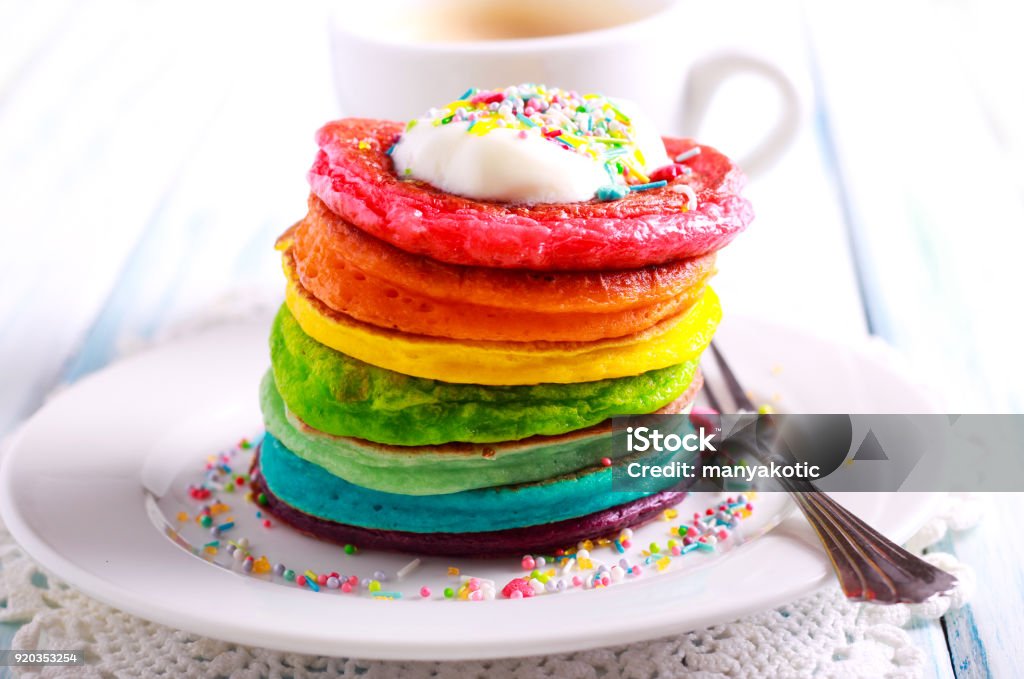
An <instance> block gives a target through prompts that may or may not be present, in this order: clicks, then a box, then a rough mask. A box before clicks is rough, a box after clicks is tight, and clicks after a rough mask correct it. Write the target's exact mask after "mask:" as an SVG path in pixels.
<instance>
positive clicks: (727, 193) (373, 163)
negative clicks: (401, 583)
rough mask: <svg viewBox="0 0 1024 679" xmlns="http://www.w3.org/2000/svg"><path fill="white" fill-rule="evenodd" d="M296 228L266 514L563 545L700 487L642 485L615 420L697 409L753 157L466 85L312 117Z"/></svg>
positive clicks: (495, 548)
mask: <svg viewBox="0 0 1024 679" xmlns="http://www.w3.org/2000/svg"><path fill="white" fill-rule="evenodd" d="M317 143H318V144H319V147H320V150H319V153H318V154H317V157H316V160H315V162H314V164H313V167H312V169H311V170H310V172H309V181H310V185H311V188H312V192H311V194H310V198H309V211H308V214H307V215H306V217H305V218H304V219H302V220H301V221H300V222H298V223H297V224H295V225H294V226H293V227H292V228H291V229H289V230H288V231H287V232H286V233H285V234H283V235H282V236H281V238H280V239H279V241H278V248H279V250H280V251H281V253H282V257H283V264H284V271H285V274H286V277H287V290H286V297H285V304H284V305H283V306H282V307H281V309H280V311H279V312H278V314H277V317H276V319H275V321H274V324H273V328H272V330H271V336H270V349H271V363H272V368H271V370H270V371H269V372H268V374H267V375H266V377H265V378H264V380H263V382H262V386H261V394H260V398H261V406H262V410H263V416H264V421H265V426H266V430H267V434H266V436H265V437H264V440H263V442H262V444H261V445H260V448H259V451H258V454H257V456H256V457H255V459H254V462H253V475H252V477H253V483H254V488H255V489H256V490H257V491H258V492H259V493H262V494H263V498H261V499H264V498H265V507H264V509H265V510H266V511H268V512H270V513H272V514H273V515H275V516H276V517H277V518H278V519H279V520H282V521H284V522H286V523H288V524H291V525H292V526H294V527H295V528H297V529H298V530H300V531H302V532H304V533H307V534H309V535H312V536H314V537H316V538H319V539H322V540H328V541H333V542H336V543H338V544H343V545H349V544H351V545H357V546H358V547H360V548H375V549H388V550H400V551H406V552H411V553H415V554H422V555H431V554H434V555H464V556H474V557H487V556H499V555H508V554H524V553H535V554H543V553H552V552H553V551H555V550H557V549H558V548H561V547H566V546H570V545H574V544H576V543H577V542H578V541H581V540H585V539H594V538H600V537H603V536H608V535H613V534H617V533H618V532H620V531H622V530H623V529H625V528H627V527H630V526H634V525H637V524H640V523H643V522H645V521H648V520H650V519H651V518H653V517H655V516H657V515H659V514H661V513H662V512H663V511H664V510H665V509H667V508H669V507H671V506H673V505H675V504H677V503H678V502H680V501H681V500H682V499H683V496H684V495H685V493H684V492H681V491H679V490H678V489H673V487H672V485H673V484H674V483H675V482H676V481H677V480H676V479H671V478H669V479H663V480H660V481H659V482H660V484H661V485H657V484H656V485H655V486H653V487H651V486H645V487H644V488H643V489H642V490H641V489H634V490H622V489H621V488H613V487H612V477H613V474H614V472H615V470H616V468H618V469H622V467H623V465H625V464H627V462H628V461H629V460H630V456H629V455H628V454H627V453H626V452H625V451H619V450H614V449H613V447H612V445H611V431H612V429H611V423H610V420H611V418H613V417H617V416H627V415H640V414H648V413H654V412H662V413H686V412H688V410H689V408H690V407H691V405H692V403H693V400H694V398H695V396H696V394H697V392H698V391H699V389H700V386H701V377H700V372H699V370H698V362H699V359H700V355H701V353H702V352H703V350H704V349H705V348H706V347H707V346H708V344H709V343H710V341H711V337H712V335H713V333H714V331H715V328H716V326H717V325H718V321H719V318H720V316H721V310H720V307H719V303H718V299H717V297H716V296H715V293H714V292H713V291H712V290H711V289H710V288H709V287H707V281H708V279H709V278H710V277H711V275H712V274H713V273H714V271H715V252H716V251H717V250H718V249H720V248H721V247H722V246H724V245H725V244H727V243H728V242H729V241H731V240H732V238H733V237H735V236H736V235H737V234H738V233H739V232H741V231H742V230H743V229H744V228H745V227H746V226H747V224H748V223H749V221H750V219H751V217H752V213H751V210H750V207H749V204H748V203H747V202H746V200H744V199H743V198H742V197H741V196H740V195H739V194H740V190H741V188H742V185H743V177H742V175H741V173H740V172H739V171H738V170H737V169H736V168H735V167H734V166H733V165H732V164H731V163H730V162H729V160H728V159H727V158H725V157H724V156H723V155H721V154H720V153H718V152H717V151H715V150H714V149H712V148H710V147H707V146H700V145H698V144H696V143H695V142H693V141H692V140H687V139H673V138H662V137H660V136H659V135H658V134H657V132H656V131H654V130H653V129H652V127H651V126H650V124H649V123H648V122H647V120H646V119H645V118H644V116H643V115H642V113H641V112H640V111H637V110H635V107H633V106H632V105H631V104H629V103H628V102H624V101H619V100H614V99H610V98H607V97H604V96H601V95H596V94H580V93H577V92H573V91H566V90H560V89H556V88H550V87H545V86H542V85H532V84H525V85H519V86H513V87H507V88H503V89H493V90H476V89H470V90H469V91H467V92H466V93H464V94H463V95H462V96H461V97H460V98H459V99H457V100H455V101H453V102H452V103H450V104H448V105H446V106H443V107H441V108H437V109H431V110H430V111H429V112H427V113H426V114H425V115H424V116H423V117H421V118H417V119H415V120H412V121H410V122H408V123H404V124H403V123H395V122H388V121H380V120H365V119H343V120H339V121H335V122H332V123H329V124H327V125H326V126H324V127H323V128H322V129H321V130H320V131H319V132H318V134H317Z"/></svg>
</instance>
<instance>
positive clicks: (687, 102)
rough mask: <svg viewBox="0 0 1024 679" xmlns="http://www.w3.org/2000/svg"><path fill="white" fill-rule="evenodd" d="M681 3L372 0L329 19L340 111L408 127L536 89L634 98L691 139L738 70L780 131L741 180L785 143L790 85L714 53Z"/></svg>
mask: <svg viewBox="0 0 1024 679" xmlns="http://www.w3.org/2000/svg"><path fill="white" fill-rule="evenodd" d="M692 5H693V3H691V2H688V1H686V0H516V2H509V1H508V0H367V1H364V2H353V3H344V4H341V3H339V4H338V5H337V6H336V9H335V11H334V13H333V16H332V19H331V26H330V30H331V47H332V58H333V62H334V64H333V65H334V76H335V83H336V88H337V93H338V98H339V102H340V104H341V109H342V113H343V114H344V115H347V116H361V117H369V118H388V119H393V120H407V119H410V118H414V117H416V116H419V115H422V114H423V113H424V112H425V111H426V110H427V109H429V108H430V107H431V106H437V105H441V104H445V103H448V102H449V101H452V100H454V99H456V98H457V97H458V96H459V95H461V94H462V93H463V92H464V91H465V90H466V89H468V88H469V87H479V88H488V87H503V86H506V85H509V84H516V83H523V82H536V83H544V84H547V85H549V86H556V87H562V88H566V89H575V90H577V91H580V92H600V93H602V94H606V95H608V96H612V97H621V98H624V99H630V100H632V101H634V102H636V103H637V104H638V105H639V106H640V107H641V108H642V109H643V110H644V111H645V112H646V113H647V114H648V115H649V116H650V118H651V119H652V120H653V121H654V122H655V123H656V124H657V125H658V127H659V129H660V130H661V131H662V132H663V133H665V134H685V135H690V136H697V135H698V134H699V125H700V123H701V121H702V119H703V118H704V114H705V113H706V111H707V109H708V106H709V104H710V102H711V100H712V97H713V95H714V92H715V91H716V90H717V89H718V87H719V86H720V85H721V84H722V83H723V82H725V81H726V80H728V79H729V78H730V77H732V76H733V75H735V74H739V73H752V74H755V75H757V76H759V77H761V78H764V79H765V80H767V81H768V82H770V83H771V84H773V85H774V86H775V88H776V89H777V90H778V93H779V99H780V101H781V102H782V106H781V107H780V113H779V117H778V120H777V121H776V123H775V125H774V126H772V127H771V129H770V131H769V132H768V134H767V135H766V136H765V138H764V139H763V140H762V141H761V142H760V143H758V144H756V145H755V146H754V149H753V150H752V151H751V152H750V153H749V154H748V155H747V156H746V157H745V158H741V159H740V164H741V166H742V167H743V168H744V169H745V170H746V171H747V173H748V174H756V173H757V172H758V171H760V170H762V169H764V168H766V167H768V166H769V165H771V164H772V163H773V162H774V161H775V160H776V159H777V158H778V156H779V155H780V154H781V153H782V151H783V150H785V148H786V146H787V145H788V144H789V142H790V141H791V140H792V138H793V136H794V133H795V131H796V129H797V125H798V122H799V112H800V110H801V107H800V102H799V98H798V95H797V91H796V88H795V87H794V85H793V83H792V81H791V80H790V79H789V78H788V77H787V76H786V74H785V73H783V71H782V70H781V69H780V68H778V67H777V66H776V65H774V64H772V63H770V62H769V61H767V60H765V59H763V58H759V57H754V56H751V55H748V54H742V53H736V52H724V53H723V52H714V53H709V52H708V49H707V48H706V47H702V46H701V44H700V41H699V40H693V39H691V37H688V36H695V35H699V33H700V32H699V31H698V30H697V29H696V28H694V29H692V30H691V29H690V26H691V24H692V21H693V17H692V14H691V13H689V12H688V11H687V7H688V6H692Z"/></svg>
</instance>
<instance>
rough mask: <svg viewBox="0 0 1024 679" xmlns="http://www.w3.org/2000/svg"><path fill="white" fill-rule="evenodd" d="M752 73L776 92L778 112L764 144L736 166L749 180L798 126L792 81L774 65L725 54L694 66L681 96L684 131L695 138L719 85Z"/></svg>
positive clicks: (766, 165)
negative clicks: (735, 77)
mask: <svg viewBox="0 0 1024 679" xmlns="http://www.w3.org/2000/svg"><path fill="white" fill-rule="evenodd" d="M740 73H752V74H754V75H758V76H760V77H762V78H764V79H766V80H768V81H769V82H771V83H772V84H774V85H775V87H776V88H777V89H778V91H779V96H780V97H781V100H782V111H781V113H780V114H779V118H778V120H777V121H776V123H775V125H774V126H773V127H772V129H771V130H769V131H768V134H767V135H766V136H765V138H764V140H763V141H761V142H760V143H759V144H757V145H756V146H755V147H754V149H753V150H752V151H750V152H749V153H747V155H746V156H745V157H743V158H742V159H740V161H739V166H740V167H741V168H743V171H744V172H746V174H747V175H749V176H754V175H757V174H760V173H761V172H764V171H765V170H766V169H768V168H769V167H770V166H771V165H772V164H773V163H775V161H776V160H778V159H779V157H780V156H781V155H782V152H783V151H785V150H786V147H787V146H789V144H790V143H791V142H792V141H793V138H794V137H795V136H796V132H797V129H798V128H799V124H800V110H801V109H800V95H799V94H798V93H797V89H796V86H795V85H794V84H793V81H792V80H790V78H789V77H788V76H787V75H786V74H785V73H783V72H782V70H781V69H779V68H778V67H777V66H775V65H774V64H771V63H769V62H767V61H765V60H763V59H760V58H758V57H754V56H750V55H748V54H743V53H726V54H721V55H717V56H714V57H711V58H710V59H708V60H706V61H703V62H698V63H696V64H694V65H693V66H692V67H691V69H690V73H689V75H688V77H687V80H686V85H685V89H684V93H683V123H684V125H685V127H684V130H685V131H686V132H687V133H688V134H691V135H695V134H696V131H697V130H699V129H700V126H701V123H702V122H703V121H704V117H705V115H707V112H708V108H709V107H710V105H711V100H712V98H713V96H714V93H715V90H717V89H718V88H719V87H720V86H721V85H722V83H724V82H725V81H726V80H728V79H729V78H731V77H732V76H734V75H738V74H740Z"/></svg>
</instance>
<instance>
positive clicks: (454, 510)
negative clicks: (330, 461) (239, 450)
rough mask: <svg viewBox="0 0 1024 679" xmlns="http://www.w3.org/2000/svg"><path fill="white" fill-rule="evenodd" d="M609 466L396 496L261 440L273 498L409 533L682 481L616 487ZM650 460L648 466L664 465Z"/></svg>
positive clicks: (572, 510) (617, 498) (516, 522)
mask: <svg viewBox="0 0 1024 679" xmlns="http://www.w3.org/2000/svg"><path fill="white" fill-rule="evenodd" d="M637 457H638V456H629V457H625V458H621V459H619V460H616V461H615V463H614V465H613V466H612V467H591V468H588V469H584V470H582V471H579V472H575V473H572V474H567V475H563V476H559V477H555V478H552V479H547V480H544V481H539V482H535V483H526V484H519V485H514V486H499V487H495V488H481V489H476V490H468V491H462V492H459V493H448V494H444V495H398V494H394V493H384V492H380V491H376V490H370V489H368V488H363V487H360V486H357V485H354V484H351V483H349V482H348V481H345V480H344V479H341V478H339V477H337V476H333V475H332V474H330V473H329V472H328V471H326V470H325V469H323V468H322V467H319V466H317V465H315V464H313V463H311V462H307V461H306V460H304V459H302V458H301V457H299V456H298V455H295V454H294V453H292V452H291V451H290V450H288V449H287V448H286V447H285V446H284V445H283V444H282V443H281V442H280V441H278V440H277V439H276V438H274V436H273V435H271V434H269V433H267V434H266V435H265V436H264V438H263V443H262V445H261V446H260V454H259V471H260V475H261V477H262V480H263V482H264V483H265V484H266V486H267V488H268V489H269V490H270V491H271V492H272V493H273V494H274V496H275V497H276V498H277V499H278V500H280V501H281V502H283V503H284V504H286V505H288V506H290V507H293V508H294V509H297V510H299V511H300V512H302V513H304V514H307V515H309V516H313V517H316V518H319V519H324V520H326V521H331V522H334V523H340V524H346V525H350V526H358V527H361V528H369V529H374V530H386V531H402V532H406V533H475V532H491V531H501V530H508V529H512V528H523V527H527V526H536V525H542V524H548V523H554V522H557V521H564V520H566V519H573V518H578V517H582V516H586V515H589V514H594V513H596V512H600V511H602V510H606V509H609V508H611V507H615V506H618V505H623V504H626V503H630V502H633V501H635V500H638V499H641V498H644V497H647V496H650V495H654V494H656V493H658V492H660V491H665V490H669V489H679V490H682V489H681V488H679V487H678V486H679V483H678V480H677V479H671V478H669V479H657V480H652V479H649V480H647V481H646V482H645V484H644V490H643V491H639V490H631V491H623V490H613V488H612V472H613V470H614V469H615V466H620V465H626V464H629V462H632V461H634V460H636V459H637ZM665 461H667V458H666V460H663V461H654V460H651V461H650V462H651V463H654V464H657V463H659V462H660V463H664V462H665Z"/></svg>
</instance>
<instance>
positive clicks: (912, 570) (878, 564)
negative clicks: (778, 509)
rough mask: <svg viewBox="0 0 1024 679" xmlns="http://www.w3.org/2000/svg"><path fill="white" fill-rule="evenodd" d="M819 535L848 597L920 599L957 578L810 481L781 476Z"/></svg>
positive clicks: (883, 600) (898, 600)
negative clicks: (894, 538)
mask: <svg viewBox="0 0 1024 679" xmlns="http://www.w3.org/2000/svg"><path fill="white" fill-rule="evenodd" d="M780 481H781V485H782V486H783V487H784V488H785V489H786V490H787V491H789V492H790V493H791V494H792V496H793V498H794V499H795V500H796V502H797V505H798V506H799V507H800V509H801V511H803V513H804V516H806V517H807V520H808V522H809V523H810V524H811V527H812V528H814V531H815V532H816V533H817V534H818V537H819V538H820V539H821V542H822V544H824V546H825V551H826V553H827V554H828V557H829V559H830V560H831V561H832V566H833V567H834V569H835V571H836V574H837V575H838V576H839V584H840V586H841V587H842V588H843V593H844V594H845V595H846V596H847V598H849V599H851V600H854V601H876V602H880V603H921V602H923V601H925V600H927V599H929V598H930V597H932V596H933V595H935V594H940V593H942V592H946V591H949V590H950V589H952V588H953V586H954V585H955V584H956V578H955V577H953V576H952V575H950V574H949V573H947V572H945V571H943V570H941V569H939V568H936V567H935V566H932V565H931V564H929V563H928V562H926V561H924V560H923V559H919V558H918V557H916V556H914V555H913V554H911V553H910V552H908V551H906V550H905V549H903V548H902V547H900V546H898V545H896V544H895V543H893V542H892V541H891V540H889V539H888V538H886V537H885V536H884V535H882V534H881V533H879V532H878V531H876V530H875V529H874V528H872V527H871V526H869V525H867V524H866V523H864V522H863V521H861V520H860V519H858V518H857V517H856V516H854V515H853V514H852V513H850V512H849V511H848V510H847V509H846V508H845V507H843V506H842V505H841V504H839V503H838V502H836V501H835V500H833V499H832V498H831V497H829V495H828V494H827V493H825V492H823V491H821V490H820V489H819V488H818V487H817V486H815V485H814V483H812V482H811V481H808V480H807V479H780Z"/></svg>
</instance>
